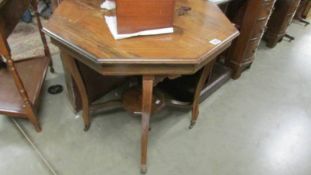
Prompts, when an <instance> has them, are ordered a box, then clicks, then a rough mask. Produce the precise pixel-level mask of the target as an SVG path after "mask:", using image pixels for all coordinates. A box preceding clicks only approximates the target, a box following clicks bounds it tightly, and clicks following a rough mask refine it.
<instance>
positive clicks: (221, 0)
mask: <svg viewBox="0 0 311 175" xmlns="http://www.w3.org/2000/svg"><path fill="white" fill-rule="evenodd" d="M208 1H210V2H213V3H216V4H221V3H225V2H229V1H231V0H208Z"/></svg>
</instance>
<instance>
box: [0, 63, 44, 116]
mask: <svg viewBox="0 0 311 175" xmlns="http://www.w3.org/2000/svg"><path fill="white" fill-rule="evenodd" d="M48 63H49V59H48V58H47V57H37V58H33V59H30V60H24V61H19V62H16V63H15V66H16V69H17V71H18V72H19V74H20V76H21V80H22V81H23V82H24V85H25V89H26V91H27V92H28V96H29V99H30V101H31V102H32V104H36V100H37V99H38V97H39V94H40V91H41V86H42V84H43V80H44V77H45V73H46V70H47V65H48ZM0 82H1V86H0V112H5V113H7V114H10V115H14V113H21V114H26V111H25V108H23V99H22V97H21V96H20V94H19V92H18V89H17V87H16V85H15V82H14V79H13V77H12V75H11V74H10V73H9V72H8V70H7V69H5V68H1V69H0Z"/></svg>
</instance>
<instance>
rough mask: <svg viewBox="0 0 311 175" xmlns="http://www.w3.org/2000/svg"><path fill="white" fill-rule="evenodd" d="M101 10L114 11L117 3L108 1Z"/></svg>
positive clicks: (106, 0)
mask: <svg viewBox="0 0 311 175" xmlns="http://www.w3.org/2000/svg"><path fill="white" fill-rule="evenodd" d="M100 8H102V9H107V10H113V9H115V8H116V3H115V2H114V1H108V0H105V1H104V2H103V3H102V4H101V5H100Z"/></svg>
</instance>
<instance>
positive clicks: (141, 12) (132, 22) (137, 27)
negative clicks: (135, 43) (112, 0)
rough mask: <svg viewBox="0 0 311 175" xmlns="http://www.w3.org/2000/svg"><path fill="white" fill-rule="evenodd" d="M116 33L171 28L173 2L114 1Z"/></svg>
mask: <svg viewBox="0 0 311 175" xmlns="http://www.w3.org/2000/svg"><path fill="white" fill-rule="evenodd" d="M116 7H117V8H116V14H117V26H118V33H120V34H125V33H134V32H139V31H142V30H147V29H158V28H166V27H173V17H174V10H175V0H148V1H146V0H116Z"/></svg>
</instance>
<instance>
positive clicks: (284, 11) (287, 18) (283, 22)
mask: <svg viewBox="0 0 311 175" xmlns="http://www.w3.org/2000/svg"><path fill="white" fill-rule="evenodd" d="M300 2H301V0H277V1H276V3H275V9H274V11H273V13H272V15H271V18H270V19H269V22H268V24H267V31H266V32H265V35H264V39H265V41H266V44H267V46H268V47H270V48H273V47H275V46H276V45H277V43H278V42H280V41H281V40H282V39H283V37H284V36H285V35H286V31H287V28H288V26H289V25H290V24H291V22H292V20H293V17H294V15H295V13H296V11H297V9H298V6H299V3H300Z"/></svg>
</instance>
